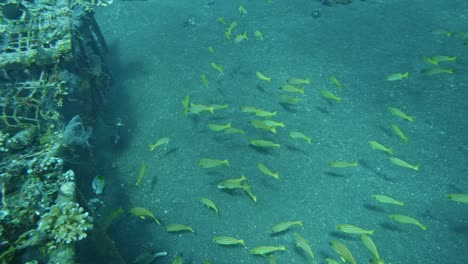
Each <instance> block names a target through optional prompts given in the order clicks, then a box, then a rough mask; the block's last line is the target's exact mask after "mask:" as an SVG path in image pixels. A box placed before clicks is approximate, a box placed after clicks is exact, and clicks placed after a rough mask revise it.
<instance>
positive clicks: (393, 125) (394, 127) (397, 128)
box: [390, 124, 409, 143]
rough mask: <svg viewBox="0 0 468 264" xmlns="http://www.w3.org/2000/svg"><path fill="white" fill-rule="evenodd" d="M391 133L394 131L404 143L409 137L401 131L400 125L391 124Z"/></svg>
mask: <svg viewBox="0 0 468 264" xmlns="http://www.w3.org/2000/svg"><path fill="white" fill-rule="evenodd" d="M390 126H391V127H392V131H393V133H395V134H396V135H397V136H398V137H400V138H401V139H403V140H404V141H405V143H408V141H409V138H408V137H407V136H406V135H405V134H404V133H403V131H401V129H400V127H399V126H398V125H397V124H391V125H390Z"/></svg>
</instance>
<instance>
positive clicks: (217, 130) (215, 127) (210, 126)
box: [207, 123, 231, 132]
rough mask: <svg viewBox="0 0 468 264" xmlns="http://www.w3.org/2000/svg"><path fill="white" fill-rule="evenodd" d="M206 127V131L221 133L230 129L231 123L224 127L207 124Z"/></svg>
mask: <svg viewBox="0 0 468 264" xmlns="http://www.w3.org/2000/svg"><path fill="white" fill-rule="evenodd" d="M207 127H208V129H210V130H212V131H216V132H219V131H223V130H226V129H228V128H231V123H228V124H226V125H218V124H208V125H207Z"/></svg>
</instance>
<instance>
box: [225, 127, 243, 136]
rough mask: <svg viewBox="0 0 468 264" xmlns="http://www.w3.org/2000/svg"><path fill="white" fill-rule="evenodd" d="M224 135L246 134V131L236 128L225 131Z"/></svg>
mask: <svg viewBox="0 0 468 264" xmlns="http://www.w3.org/2000/svg"><path fill="white" fill-rule="evenodd" d="M224 133H226V134H242V135H243V134H245V131H244V130H242V129H239V128H235V127H230V128H227V129H225V130H224Z"/></svg>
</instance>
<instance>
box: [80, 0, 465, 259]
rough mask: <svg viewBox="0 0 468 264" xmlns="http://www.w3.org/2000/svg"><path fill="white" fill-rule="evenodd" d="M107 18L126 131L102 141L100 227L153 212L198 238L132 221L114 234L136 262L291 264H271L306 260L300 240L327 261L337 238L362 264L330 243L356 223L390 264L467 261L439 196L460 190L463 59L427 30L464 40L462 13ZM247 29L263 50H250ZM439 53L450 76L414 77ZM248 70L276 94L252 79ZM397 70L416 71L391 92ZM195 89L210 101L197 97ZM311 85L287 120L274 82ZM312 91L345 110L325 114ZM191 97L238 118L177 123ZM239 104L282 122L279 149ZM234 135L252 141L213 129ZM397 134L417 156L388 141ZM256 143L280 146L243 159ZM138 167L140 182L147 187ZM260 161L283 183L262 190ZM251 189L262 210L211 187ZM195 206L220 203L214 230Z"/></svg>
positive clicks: (162, 11) (453, 4) (116, 11)
mask: <svg viewBox="0 0 468 264" xmlns="http://www.w3.org/2000/svg"><path fill="white" fill-rule="evenodd" d="M225 2H228V3H225ZM449 2H450V3H449ZM241 4H242V5H244V6H245V8H246V9H247V10H248V15H247V16H246V17H244V18H242V17H241V15H240V14H239V12H238V7H239V5H241ZM314 9H320V10H321V17H320V18H315V19H314V18H313V17H312V16H311V13H312V11H313V10H314ZM218 17H225V20H226V21H227V23H228V24H229V23H230V22H231V21H233V20H236V21H237V23H238V26H237V27H236V28H235V29H234V30H233V34H234V35H237V34H240V33H243V32H244V31H245V32H247V35H248V38H249V39H248V40H247V41H244V42H242V43H239V44H235V43H234V42H233V41H232V40H231V41H227V40H226V39H225V37H224V31H225V28H226V27H227V26H224V25H221V24H220V23H218V22H216V19H217V18H218ZM97 18H98V21H99V24H100V25H101V29H102V31H103V34H104V35H105V37H106V39H107V41H108V44H109V47H110V50H111V54H110V57H111V58H110V62H111V63H112V64H111V68H112V69H113V74H114V78H115V80H116V82H115V87H113V91H111V92H110V93H109V95H108V98H109V105H108V108H109V110H110V112H112V113H113V116H114V117H121V118H122V119H123V121H124V123H125V125H126V126H125V127H124V131H125V133H124V135H123V138H122V141H121V144H122V145H121V146H118V147H115V146H111V145H110V144H107V143H98V142H96V147H97V148H100V149H102V154H101V155H102V156H103V157H104V156H105V157H106V158H108V160H106V161H105V162H103V165H102V170H103V171H102V174H103V175H104V176H105V177H106V179H107V187H106V190H105V194H104V196H102V197H101V198H102V199H103V201H104V202H105V204H104V207H103V208H101V209H100V214H102V215H106V214H108V213H110V212H111V211H113V210H115V209H117V208H118V207H119V206H122V207H123V208H124V209H125V210H128V209H130V208H132V207H135V206H143V207H146V208H147V209H149V210H151V211H152V212H153V213H154V214H155V215H156V217H158V218H159V219H160V220H161V221H162V222H163V225H164V224H171V223H181V224H186V225H189V226H191V227H193V228H194V229H195V230H196V233H195V234H192V233H180V234H170V233H167V232H166V231H165V230H164V228H163V226H157V225H155V223H154V222H152V221H150V220H148V221H144V220H141V219H139V218H136V217H134V216H132V215H128V214H126V215H124V216H122V217H121V218H120V219H117V220H116V221H115V222H114V223H113V225H112V226H111V229H110V230H109V234H110V236H111V237H112V238H113V239H114V240H115V242H116V245H117V247H118V248H119V249H120V250H121V251H122V254H123V255H124V256H125V258H126V259H128V260H131V259H133V258H134V257H135V256H137V255H138V254H140V253H141V252H144V251H145V250H155V251H167V252H168V253H169V255H168V256H167V257H165V258H160V259H158V260H157V261H156V263H171V261H172V259H173V258H174V257H175V256H176V255H180V254H182V255H183V259H184V263H202V262H203V261H204V260H206V259H209V260H211V261H212V263H267V262H268V260H267V259H265V258H262V257H257V256H252V255H250V254H249V250H250V249H252V248H253V247H256V246H260V245H284V246H286V248H287V251H285V252H281V253H276V254H275V255H276V258H277V261H278V263H307V262H308V261H309V259H308V257H307V256H306V255H305V254H302V252H300V251H299V250H297V249H295V245H294V238H293V233H294V232H298V233H300V234H301V235H302V236H304V237H305V238H306V239H307V240H308V241H309V242H310V244H311V247H312V249H313V250H314V252H315V255H316V260H317V262H318V263H324V262H325V258H327V257H333V258H335V259H339V257H338V255H337V254H336V253H335V252H334V251H333V250H332V248H331V247H330V242H331V241H332V240H339V241H341V242H343V243H344V244H346V245H347V246H348V248H349V249H350V250H351V252H352V253H353V254H354V257H355V258H356V260H357V262H358V263H367V262H368V260H369V259H370V257H371V254H370V253H369V252H368V251H367V249H366V248H365V247H364V246H363V245H362V243H361V241H360V239H359V236H353V235H345V234H342V233H338V232H337V230H336V228H335V226H336V225H337V224H344V223H348V224H354V225H357V226H360V227H363V228H367V229H375V235H373V236H372V238H373V240H374V241H375V243H376V245H377V248H378V250H379V253H380V255H381V257H382V258H383V259H385V261H386V263H387V264H397V263H405V264H406V263H412V264H415V263H424V264H431V263H434V264H436V263H437V264H440V263H446V264H464V263H468V223H467V220H468V206H467V205H466V204H457V203H454V202H451V201H449V200H448V199H447V198H446V194H447V193H467V192H468V182H467V180H466V175H467V172H468V163H467V160H466V157H467V153H468V138H467V136H466V129H467V127H468V126H467V124H468V121H467V118H466V113H467V109H468V108H467V107H468V100H467V98H468V97H467V95H468V85H467V83H468V74H467V72H468V71H467V61H468V54H467V53H468V52H467V49H468V46H466V45H463V42H464V41H463V40H460V39H457V38H454V37H445V36H442V35H435V34H432V33H431V31H433V30H436V29H441V28H442V29H448V30H450V31H453V32H463V31H468V28H467V27H466V25H467V23H468V21H467V20H468V2H467V1H459V0H453V1H446V0H431V1H426V0H416V1H397V0H388V1H387V0H386V1H382V0H380V1H374V0H368V1H354V3H352V4H350V5H346V6H335V7H326V6H322V5H321V4H320V3H319V2H318V1H306V0H302V1H279V0H276V1H275V0H273V3H271V4H268V3H267V1H263V0H256V1H220V0H217V1H216V3H215V4H213V5H206V4H205V1H201V0H199V1H182V0H181V1H174V0H164V1H162V0H148V1H116V2H115V3H114V4H113V5H111V6H110V7H107V8H101V9H98V10H97ZM255 30H260V31H261V32H262V33H263V37H264V41H259V40H256V39H255V37H254V35H253V32H254V31H255ZM465 41H466V40H465ZM208 46H212V47H213V49H214V51H215V53H214V54H211V53H210V52H209V51H208ZM435 55H449V56H457V63H455V64H450V63H447V64H444V65H442V66H443V67H445V68H454V69H455V70H456V72H455V73H454V74H452V75H447V74H444V75H439V76H425V75H423V74H421V73H420V71H421V70H422V69H424V68H428V67H430V65H429V64H427V63H425V62H424V61H423V60H422V57H423V56H435ZM212 62H216V63H218V64H220V65H222V66H223V68H224V76H221V77H220V76H218V73H217V72H216V71H215V70H214V69H212V68H211V66H210V63H212ZM256 71H261V72H263V73H265V74H266V75H268V76H271V77H272V81H271V82H270V83H267V82H262V81H260V80H258V79H257V78H256V77H255V72H256ZM403 72H409V75H410V77H409V79H407V80H402V81H400V82H398V81H397V82H388V81H385V77H386V76H387V75H388V74H391V73H403ZM201 74H206V76H207V78H208V81H209V88H206V87H204V86H203V85H202V83H201V81H200V75H201ZM306 76H307V77H310V78H311V84H310V85H306V86H305V94H304V95H299V97H300V98H301V101H300V102H299V103H298V105H297V106H296V107H293V108H285V107H283V106H282V105H280V104H279V103H278V102H279V94H280V90H279V89H278V88H279V87H280V85H282V84H284V83H285V82H286V80H287V79H288V78H289V77H306ZM331 76H334V77H336V78H337V79H338V80H339V81H340V82H341V83H342V84H343V86H344V88H343V90H342V91H340V90H339V89H337V88H336V87H335V86H333V85H332V84H330V83H329V82H328V78H329V77H331ZM320 89H327V90H330V91H333V92H336V93H337V94H338V95H339V96H340V97H342V98H343V100H342V101H341V102H340V103H329V102H327V101H326V100H325V99H324V98H323V97H321V95H320V93H319V90H320ZM186 95H190V97H191V99H192V101H193V102H195V103H200V104H229V109H228V110H220V111H217V112H216V113H215V114H214V115H210V114H202V115H200V116H191V115H190V116H184V114H183V111H184V109H183V107H182V103H181V102H182V100H183V98H184V97H185V96H186ZM243 105H253V106H256V107H260V108H264V109H266V110H270V111H278V116H277V117H275V120H279V121H283V122H284V124H285V126H286V127H285V128H278V130H279V131H278V133H277V134H272V133H269V132H264V131H260V130H258V129H255V128H253V127H252V126H251V125H250V124H249V121H250V120H252V119H255V117H253V116H249V115H248V114H245V113H241V112H240V110H239V108H240V107H241V106H243ZM390 106H392V107H397V108H400V109H402V110H404V111H405V112H407V113H408V114H410V115H413V116H414V117H415V122H414V123H409V122H406V121H404V120H401V119H398V118H397V117H395V116H392V115H391V114H390V113H389V112H388V111H387V107H390ZM228 122H231V123H232V125H233V126H235V127H238V128H242V129H244V130H245V131H246V132H247V134H246V135H244V136H243V135H223V134H216V133H215V132H212V131H209V130H208V129H207V128H206V125H207V124H209V123H220V124H225V123H228ZM391 123H396V124H398V125H399V126H400V127H401V129H402V130H403V131H404V133H405V134H406V135H407V136H408V137H409V138H410V140H409V143H407V144H405V143H404V142H403V140H401V139H400V138H398V137H397V136H396V135H395V134H393V132H392V131H391V128H390V124H391ZM292 130H298V131H301V132H303V133H305V134H307V135H310V136H312V137H313V143H312V144H311V145H308V144H307V143H306V142H304V141H294V140H292V139H291V138H289V136H288V133H289V131H292ZM163 136H169V137H171V138H172V141H171V142H170V143H169V144H168V145H167V147H165V148H160V149H156V150H155V151H154V152H150V151H149V150H148V145H149V144H152V143H154V142H155V140H157V139H158V138H160V137H163ZM102 137H104V136H102ZM104 138H105V137H104ZM252 138H265V139H269V140H273V141H275V142H278V143H280V144H281V148H280V149H278V150H272V151H267V152H262V151H258V150H256V149H254V148H252V147H250V146H249V144H248V139H252ZM369 140H377V141H379V142H381V143H383V144H384V145H387V146H389V147H391V148H392V149H393V150H394V151H395V156H396V157H399V158H401V159H404V160H407V161H408V162H410V163H415V164H420V166H421V169H420V170H419V171H413V170H409V169H404V168H400V167H396V166H394V165H392V164H390V163H389V162H388V160H387V159H388V157H387V155H386V154H385V153H381V152H378V151H375V150H372V149H371V148H370V147H369V145H368V143H367V142H368V141H369ZM205 157H207V158H219V159H229V161H230V163H231V165H232V166H231V167H230V168H221V169H214V170H209V171H208V170H205V169H201V168H200V167H199V166H198V161H199V159H200V158H205ZM109 159H110V160H109ZM333 160H347V161H354V160H359V161H360V166H359V167H357V168H348V169H335V168H331V167H330V166H328V162H330V161H333ZM142 161H143V162H145V163H146V164H147V165H148V172H147V174H146V176H145V178H144V179H143V182H142V184H141V186H140V187H138V188H137V187H135V182H136V177H137V173H138V170H139V168H140V166H141V164H142ZM257 162H263V163H265V164H266V165H267V166H269V167H271V168H272V169H273V170H274V171H279V172H280V173H281V179H280V180H279V181H277V180H275V179H273V178H270V177H268V176H265V175H263V174H262V173H261V172H260V171H259V170H258V169H257V167H256V164H257ZM241 175H246V176H247V177H248V179H249V180H248V182H249V184H250V185H251V186H252V190H253V192H254V193H255V194H256V195H257V198H258V202H257V203H254V202H253V201H252V200H251V199H250V198H249V197H248V196H247V195H246V194H245V193H244V192H243V191H240V190H239V191H234V192H232V193H230V192H225V191H221V190H219V189H218V188H217V183H218V182H220V181H222V180H224V179H227V178H234V177H240V176H241ZM371 194H385V195H389V196H392V197H394V198H396V199H398V200H401V201H404V202H405V206H403V207H398V206H392V205H381V204H378V202H377V201H375V200H373V199H372V198H370V197H369V196H370V195H371ZM200 196H206V197H209V198H210V199H212V200H213V201H214V202H215V203H216V204H217V205H218V207H219V210H220V219H219V220H218V219H217V218H216V215H215V214H214V212H213V211H210V210H209V209H207V208H204V207H203V206H202V205H201V204H200V202H199V197H200ZM393 213H399V214H405V215H409V216H412V217H414V218H416V219H418V220H419V221H421V222H422V223H423V224H426V225H428V226H429V228H428V230H427V231H423V230H421V229H420V228H418V227H417V226H413V225H404V224H399V223H397V222H393V221H392V220H391V219H389V218H388V215H389V214H393ZM289 220H303V221H304V227H303V228H294V230H290V231H288V232H285V233H284V234H281V235H277V236H270V235H269V234H268V231H269V228H270V227H271V226H273V225H274V224H277V223H279V222H282V221H289ZM216 235H229V236H234V237H238V238H242V239H244V240H245V242H246V244H247V247H248V248H247V249H244V248H242V247H222V246H219V245H216V244H214V243H213V242H212V241H211V240H212V238H213V237H214V236H216ZM84 259H87V261H89V262H88V263H91V262H92V260H91V258H87V257H84Z"/></svg>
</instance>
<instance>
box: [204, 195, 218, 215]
mask: <svg viewBox="0 0 468 264" xmlns="http://www.w3.org/2000/svg"><path fill="white" fill-rule="evenodd" d="M200 202H201V203H202V204H203V205H205V206H206V207H208V208H211V209H213V211H215V212H216V216H217V217H218V218H219V212H218V207H216V204H215V203H214V202H213V201H211V200H210V199H208V198H206V197H200Z"/></svg>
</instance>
